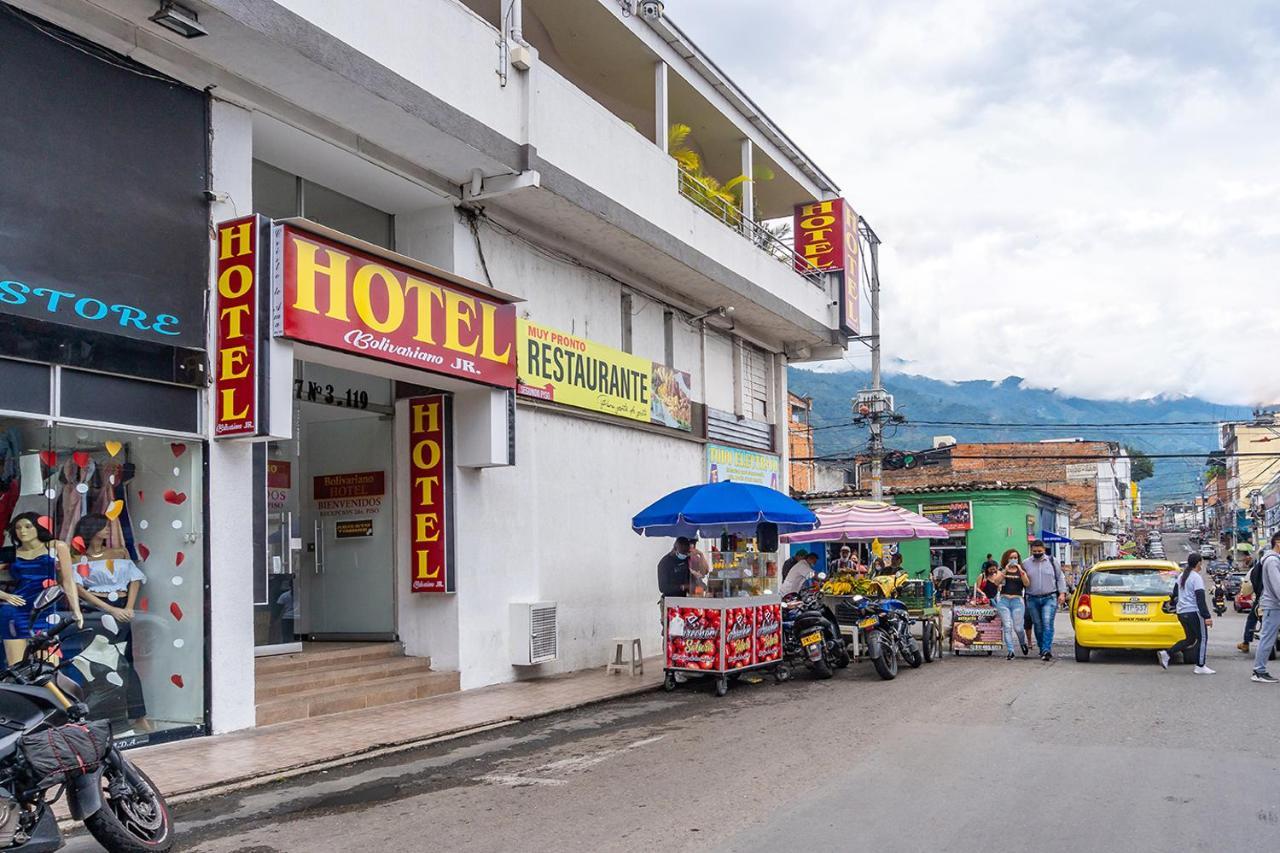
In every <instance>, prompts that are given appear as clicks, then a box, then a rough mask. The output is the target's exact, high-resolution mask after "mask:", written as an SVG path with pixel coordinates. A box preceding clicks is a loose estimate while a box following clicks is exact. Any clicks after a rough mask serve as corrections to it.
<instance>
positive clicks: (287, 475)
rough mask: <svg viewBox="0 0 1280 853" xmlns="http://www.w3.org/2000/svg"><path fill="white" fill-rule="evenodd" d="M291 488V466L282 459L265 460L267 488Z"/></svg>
mask: <svg viewBox="0 0 1280 853" xmlns="http://www.w3.org/2000/svg"><path fill="white" fill-rule="evenodd" d="M292 487H293V464H292V463H291V462H288V461H286V460H284V459H268V460H267V488H268V489H289V488H292Z"/></svg>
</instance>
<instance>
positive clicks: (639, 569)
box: [17, 0, 1101, 731]
mask: <svg viewBox="0 0 1280 853" xmlns="http://www.w3.org/2000/svg"><path fill="white" fill-rule="evenodd" d="M601 2H602V3H603V0H601ZM17 5H19V6H21V7H23V8H25V9H27V10H28V11H30V12H32V13H33V14H35V15H38V16H41V17H43V18H46V19H48V20H50V21H52V22H53V23H55V24H57V25H59V26H62V27H65V28H67V29H69V30H72V31H73V32H76V33H78V34H79V35H82V36H84V37H86V38H89V39H91V40H93V41H95V42H98V43H100V44H102V45H104V46H106V47H108V48H111V49H114V50H117V51H120V52H123V53H126V54H128V55H129V56H131V57H132V58H133V59H135V60H136V61H138V62H140V63H143V64H145V65H148V66H150V67H153V68H156V69H157V70H159V71H161V72H163V73H165V74H169V75H171V76H173V77H175V78H177V79H178V80H180V81H182V82H184V83H186V84H188V85H191V86H195V87H197V88H201V89H205V88H208V87H212V88H209V91H210V92H211V105H212V109H211V116H210V118H211V147H210V152H211V158H212V159H211V166H212V169H211V171H212V187H213V192H214V194H215V200H214V201H213V202H212V203H211V206H210V224H211V228H212V225H213V224H214V223H216V222H219V221H222V220H225V219H229V218H232V217H234V216H237V215H244V214H246V213H249V212H251V211H254V210H256V209H257V208H256V207H255V205H254V199H253V186H252V180H251V177H252V173H253V164H254V161H255V160H259V161H262V162H266V163H268V164H270V165H272V166H275V167H277V168H279V169H282V170H286V171H289V172H290V173H292V174H296V175H299V176H300V177H302V178H305V179H306V180H308V181H311V182H314V183H316V184H319V185H322V186H325V187H329V188H332V189H334V190H337V191H340V192H342V193H344V194H346V195H348V196H350V197H352V198H354V199H356V200H358V201H360V202H362V203H364V204H367V205H370V206H372V207H375V208H377V209H379V210H383V211H385V212H387V213H389V214H391V215H393V216H394V232H395V248H396V251H398V252H400V253H402V254H405V255H408V256H410V257H412V258H415V259H418V260H421V261H425V262H427V263H430V264H433V265H435V266H438V267H441V268H443V269H446V270H449V271H451V272H453V273H454V274H456V275H459V276H463V277H465V278H469V279H472V280H474V281H477V282H480V283H482V284H486V285H489V286H492V287H494V288H496V289H498V290H502V291H506V292H509V293H513V294H517V295H518V296H519V297H521V298H522V299H523V300H524V301H523V302H521V303H520V304H519V313H520V316H521V317H524V318H527V319H530V320H532V321H535V322H537V323H540V324H545V325H548V326H553V327H555V328H558V329H561V330H564V331H566V332H571V333H573V334H575V335H579V336H582V337H586V338H590V339H591V340H593V341H598V342H600V343H603V344H606V345H608V346H611V347H614V348H619V349H621V348H623V347H624V344H625V343H629V349H630V351H631V352H633V353H634V354H636V355H639V356H641V357H643V358H646V359H651V360H654V361H658V362H662V361H665V360H668V359H669V360H670V363H671V365H672V366H674V367H675V368H677V369H680V370H683V371H687V372H688V373H689V374H690V377H691V385H690V387H691V390H692V398H693V400H694V401H695V402H696V403H699V404H702V405H705V406H707V407H711V408H715V409H719V410H722V411H730V412H733V411H739V412H740V411H741V408H742V396H743V395H742V392H741V385H740V383H741V382H742V372H743V370H742V359H743V349H744V347H748V346H749V347H756V348H758V349H760V350H762V351H763V352H764V355H765V359H766V372H767V376H768V383H769V386H770V388H769V397H770V399H769V406H768V412H767V414H768V416H767V418H766V420H768V421H769V422H771V423H773V424H775V425H777V430H776V432H775V452H777V453H778V454H779V455H780V456H782V458H783V470H784V472H785V468H786V440H785V423H786V400H787V387H786V385H787V383H786V363H787V357H786V355H785V353H786V352H788V351H794V350H795V349H797V348H800V347H808V346H818V345H830V344H833V343H835V344H839V343H841V342H842V338H841V337H840V335H839V333H838V332H837V331H836V322H835V316H834V310H833V306H832V301H833V296H834V289H833V286H832V284H831V283H829V282H821V281H820V282H818V283H814V282H812V281H810V280H806V279H805V278H802V277H801V276H799V275H797V274H795V273H794V272H793V271H792V270H791V268H790V267H789V266H788V265H787V264H786V263H781V262H779V261H778V260H777V259H776V258H775V257H773V256H771V255H769V254H768V253H766V252H764V251H763V250H761V249H760V248H759V247H758V246H756V245H753V244H752V242H751V241H749V240H747V239H744V237H743V236H742V234H740V233H737V232H735V231H734V230H733V229H732V228H729V227H727V226H726V225H724V224H723V223H722V222H719V221H717V220H716V219H715V218H714V217H712V216H710V215H709V214H708V213H707V212H706V211H704V210H702V209H700V208H699V207H697V206H696V205H694V204H693V203H691V202H690V201H689V200H688V199H686V198H684V197H682V196H681V195H680V194H679V193H678V192H677V189H676V186H677V181H676V174H677V173H676V165H675V162H674V161H673V160H672V159H671V158H670V157H669V156H667V155H666V154H665V153H664V151H663V150H662V148H663V146H662V145H659V144H655V142H654V140H652V139H648V138H646V137H645V136H644V135H643V134H641V133H638V132H636V130H635V129H634V128H632V127H629V126H628V125H627V124H626V123H624V122H622V121H621V120H619V119H618V118H616V117H615V116H614V115H613V114H611V113H610V112H609V111H608V110H607V109H605V108H604V107H603V106H602V105H601V104H599V103H597V102H596V101H595V100H593V99H592V98H591V97H589V96H588V95H586V94H585V93H584V91H583V90H581V89H579V88H578V87H577V86H575V85H574V84H573V83H572V82H570V81H569V80H567V79H566V78H565V77H563V76H561V75H560V74H558V73H556V72H555V71H553V70H552V69H551V68H549V67H547V66H546V65H545V64H539V63H538V62H537V61H536V56H535V61H534V64H533V67H532V68H531V69H530V70H529V71H527V72H519V71H517V70H515V69H514V68H508V69H506V71H507V73H508V79H507V84H506V85H500V83H499V78H498V76H497V75H496V74H495V60H496V59H497V57H498V52H497V49H496V48H495V46H494V44H495V39H496V38H497V37H498V34H497V33H496V32H495V30H494V29H493V27H491V26H490V25H489V24H488V23H487V22H486V21H484V20H483V19H482V18H480V17H479V16H477V15H476V14H474V13H472V12H471V11H470V10H469V9H467V8H466V7H465V6H464V5H462V4H461V3H458V2H455V0H407V1H406V0H370V2H366V3H361V4H358V5H359V11H358V13H357V12H355V11H354V7H353V4H349V3H342V2H330V0H276V2H263V3H254V4H249V3H245V2H239V0H208V2H203V3H193V4H192V5H193V8H195V9H197V11H198V12H199V13H200V16H201V22H202V24H204V25H206V26H207V27H208V28H209V30H210V35H209V36H207V37H205V38H201V39H196V40H192V41H184V40H182V39H180V38H177V37H175V36H173V35H172V34H170V33H168V32H167V31H164V30H159V29H158V28H156V27H155V26H154V25H152V24H150V23H149V22H148V21H147V16H148V15H149V14H150V13H151V12H153V11H154V3H147V2H142V0H66V2H57V3H54V2H45V0H21V2H19V3H17ZM603 5H604V6H605V7H608V8H611V9H612V11H614V12H616V11H617V10H616V9H613V8H612V6H611V4H609V3H603ZM612 5H614V6H616V4H612ZM619 21H620V23H619V26H625V27H628V28H630V29H631V30H632V32H633V35H634V38H635V39H636V41H637V42H638V43H640V44H642V45H644V46H645V49H649V50H652V51H653V52H654V53H655V55H657V56H659V57H660V58H661V60H662V61H663V62H665V63H666V65H665V66H664V67H665V68H666V69H667V71H666V73H668V74H670V75H680V76H681V77H682V78H683V79H685V80H686V81H687V82H689V83H690V84H691V85H693V86H695V87H696V88H698V90H699V91H702V92H704V93H705V95H706V97H707V98H708V100H709V101H710V102H711V103H712V104H713V105H714V106H716V107H717V108H718V109H722V110H724V111H725V117H726V118H727V119H728V120H730V121H732V122H734V123H735V124H738V125H740V126H741V128H742V136H743V139H744V140H750V141H751V144H753V145H755V146H757V147H758V148H759V150H761V151H765V152H767V153H770V155H771V156H773V157H774V158H775V159H776V160H778V161H781V162H789V161H788V160H787V156H788V155H787V154H786V152H783V151H780V150H777V149H776V148H775V146H774V145H773V143H772V142H771V141H770V139H769V138H767V137H766V135H764V134H763V133H761V132H760V130H759V129H758V128H757V127H755V126H753V125H752V123H751V122H750V121H749V117H746V116H742V115H739V114H736V113H734V112H733V110H732V105H731V103H730V102H729V101H727V100H726V99H725V98H724V97H723V96H722V95H720V93H719V92H717V91H716V90H715V89H714V88H712V87H711V86H709V85H708V84H707V83H706V81H705V80H702V79H701V78H700V77H698V75H696V74H694V73H693V72H692V71H691V69H690V66H689V64H688V62H687V61H686V60H684V59H683V58H682V57H681V56H680V55H679V54H677V53H676V52H675V51H674V50H673V49H672V48H671V45H670V44H668V43H667V42H666V41H664V40H662V39H661V38H659V37H658V35H657V34H656V33H655V32H654V31H651V30H650V29H648V28H647V25H645V24H644V23H643V22H641V21H639V20H638V19H622V18H621V17H619ZM650 73H652V72H650ZM648 85H650V86H652V85H653V84H652V79H651V80H650V82H649V84H648ZM744 161H746V162H749V161H750V149H749V148H744ZM787 168H788V170H789V174H790V175H791V177H792V178H793V179H794V180H795V181H797V182H800V183H801V184H802V185H804V186H806V187H808V188H810V189H811V191H812V195H813V197H814V198H821V197H829V196H831V195H833V194H835V193H837V192H838V190H837V188H835V187H834V186H830V185H825V184H820V183H816V182H814V180H813V179H812V178H811V177H810V176H809V175H807V174H806V173H805V172H804V171H802V170H800V169H798V168H792V167H791V166H787ZM533 172H537V173H539V176H540V185H537V186H530V187H528V188H525V189H519V190H516V191H514V192H512V193H510V194H506V195H491V196H488V197H486V198H484V199H483V200H482V201H480V202H478V203H476V204H471V203H468V201H467V193H468V191H467V189H466V187H467V185H468V183H469V182H470V180H471V179H472V178H473V177H474V176H475V175H476V174H477V173H478V174H479V176H480V178H481V179H482V181H483V182H484V186H486V187H487V186H491V184H490V182H491V181H493V180H494V179H495V178H501V177H503V176H511V175H517V174H521V173H524V174H530V173H533ZM468 211H470V212H468ZM473 224H474V231H473ZM211 284H212V282H211ZM624 297H627V298H628V301H626V302H625V303H624ZM624 304H627V305H629V306H630V318H629V321H624V319H623V314H622V311H623V309H622V307H621V306H623V305H624ZM722 306H732V307H733V308H734V309H735V310H734V312H733V313H732V315H731V317H730V318H729V319H727V320H726V319H723V318H712V319H699V315H703V314H707V313H710V312H712V311H713V310H714V309H716V308H717V307H722ZM624 326H626V327H629V333H626V332H624ZM334 363H335V364H340V366H342V367H344V368H347V369H352V370H357V371H362V372H366V373H369V374H373V375H377V376H385V377H391V378H397V379H401V380H405V381H411V382H415V383H417V384H422V385H433V386H434V387H444V388H447V389H448V390H450V391H451V392H453V393H454V394H455V404H454V423H453V428H454V435H455V437H458V436H459V435H461V434H463V433H465V434H466V435H467V436H471V435H472V433H473V432H475V431H477V430H479V431H480V432H484V431H485V430H490V432H492V430H491V429H490V428H491V427H492V426H493V421H492V420H491V414H489V413H490V412H491V411H492V407H491V402H492V401H491V400H490V399H489V396H488V395H490V394H491V392H490V390H489V389H487V388H481V387H478V386H471V387H468V386H467V385H466V384H465V383H461V382H458V381H456V380H446V381H440V380H439V377H434V376H431V375H423V374H421V373H420V372H419V373H418V374H417V375H415V373H414V372H413V371H410V370H408V369H406V368H391V367H388V366H386V365H381V364H379V363H377V362H372V361H368V362H362V360H360V359H356V358H354V357H350V356H344V357H335V358H334ZM395 418H396V445H395V447H394V448H389V449H388V453H390V454H392V455H393V457H394V470H397V471H398V470H403V469H404V466H405V464H406V460H407V458H408V454H409V448H408V442H407V428H406V425H407V419H408V413H407V408H406V406H405V405H404V403H403V401H401V402H400V403H399V404H398V405H397V407H396V415H395ZM210 432H211V427H210ZM704 443H705V441H704V440H703V439H702V438H700V437H699V436H698V431H697V429H695V431H694V433H693V434H687V433H677V432H676V431H673V430H669V429H665V428H658V427H649V426H647V425H638V424H636V423H633V422H625V421H620V420H617V419H612V418H609V417H608V416H602V415H594V414H590V413H585V412H582V411H577V410H573V409H568V408H565V407H557V406H554V405H551V404H541V403H534V402H531V401H523V400H522V401H521V402H520V403H519V405H518V406H517V411H516V423H515V458H516V464H515V465H513V466H508V467H493V468H467V467H460V466H458V467H455V469H454V471H453V475H454V494H453V497H454V501H455V518H456V527H455V529H454V534H453V535H454V537H455V544H456V564H457V572H458V584H457V592H456V593H454V594H450V595H436V596H429V595H412V594H410V593H409V592H408V578H409V564H408V561H407V560H406V559H404V556H405V554H407V548H408V529H407V525H401V526H400V527H398V528H397V529H398V533H397V536H398V540H399V541H398V544H397V549H398V554H399V557H400V558H399V559H398V560H397V577H396V587H397V592H396V597H395V601H394V602H391V603H389V606H393V607H394V608H395V612H396V626H397V634H398V636H399V638H400V640H401V641H402V642H403V643H404V645H405V649H406V652H407V653H409V654H411V655H423V656H430V657H431V658H432V661H433V666H434V667H435V668H437V669H456V670H458V671H459V672H460V673H461V681H462V686H463V687H464V688H470V687H476V686H481V685H486V684H492V683H496V682H502V681H510V680H513V679H517V678H521V677H529V676H533V675H542V674H547V673H552V672H559V671H569V670H575V669H581V668H584V667H590V666H595V665H602V664H603V662H604V659H605V656H606V653H607V651H608V650H607V648H606V646H607V643H608V641H609V640H610V639H611V638H612V637H614V636H640V637H641V638H642V640H643V642H644V645H645V651H646V652H647V653H653V652H656V651H657V650H658V647H659V646H658V637H659V633H658V621H657V619H656V618H655V607H654V605H655V603H656V601H657V591H656V584H655V568H654V567H655V564H656V562H657V560H658V559H659V557H660V556H661V555H662V553H663V552H664V551H665V550H666V549H667V547H669V543H668V542H665V541H662V540H648V539H642V538H640V537H638V536H636V535H635V534H633V533H632V532H631V530H630V529H629V519H630V517H631V515H632V514H634V513H635V512H636V511H637V510H639V509H640V508H642V507H643V506H644V505H645V504H646V503H648V502H649V501H651V500H653V499H656V498H657V497H659V496H661V495H662V494H664V493H666V492H667V491H670V490H672V489H674V488H678V487H680V486H684V485H688V484H691V483H696V482H701V481H702V480H703V478H704V466H705V458H704V453H705V451H704ZM208 464H209V507H208V510H207V518H208V531H209V537H210V542H209V549H210V554H211V562H210V567H209V572H210V590H211V592H210V596H211V597H210V605H209V607H210V614H211V632H210V641H211V649H210V656H211V667H210V683H209V685H208V688H209V692H210V696H211V714H212V720H211V722H212V728H213V730H215V731H229V730H232V729H237V728H242V727H246V726H250V725H252V724H253V720H254V696H253V688H254V678H253V661H254V640H253V607H252V605H253V602H252V585H251V583H250V582H249V578H248V576H247V572H248V569H247V567H248V566H250V565H252V563H253V554H254V550H255V549H256V548H258V547H259V546H260V543H257V542H255V541H253V538H252V537H249V536H246V534H245V531H247V530H250V529H252V527H253V523H254V519H253V517H252V505H253V502H252V500H251V494H250V489H251V484H252V483H253V474H254V469H253V465H254V462H253V458H252V453H251V448H250V446H249V445H246V444H236V443H235V442H216V441H210V442H209V450H208ZM1100 482H1101V480H1100ZM395 488H396V489H397V490H398V495H399V501H398V505H404V504H405V503H406V501H405V492H406V490H407V485H406V484H405V483H402V482H401V481H400V479H396V482H395ZM398 524H399V522H398ZM520 601H554V602H556V603H557V604H558V606H559V635H560V644H559V645H560V654H559V658H558V659H557V660H556V661H555V662H554V663H551V664H544V665H541V666H536V667H516V666H513V665H512V664H511V663H510V661H509V658H508V640H509V637H508V636H507V632H508V630H509V623H508V605H509V604H510V603H512V602H520Z"/></svg>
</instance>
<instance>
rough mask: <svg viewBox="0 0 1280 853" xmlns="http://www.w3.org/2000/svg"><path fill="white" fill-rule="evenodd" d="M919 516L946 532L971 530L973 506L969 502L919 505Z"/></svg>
mask: <svg viewBox="0 0 1280 853" xmlns="http://www.w3.org/2000/svg"><path fill="white" fill-rule="evenodd" d="M920 514H921V515H923V516H924V517H925V518H927V519H929V520H930V521H932V522H933V523H934V524H937V525H939V526H940V527H942V528H944V529H946V530H972V529H973V504H972V503H970V502H969V501H952V502H951V503H937V504H920Z"/></svg>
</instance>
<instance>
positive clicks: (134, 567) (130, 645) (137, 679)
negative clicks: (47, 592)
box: [0, 419, 205, 737]
mask: <svg viewBox="0 0 1280 853" xmlns="http://www.w3.org/2000/svg"><path fill="white" fill-rule="evenodd" d="M202 453H203V451H202V447H201V445H200V444H199V443H198V442H194V441H181V440H176V439H173V438H169V437H164V436H154V435H140V434H132V433H129V432H125V431H121V430H106V429H94V428H89V427H79V426H67V425H57V426H53V427H49V426H47V425H46V424H45V423H44V422H41V421H30V420H20V419H0V523H3V525H4V527H5V528H7V527H8V526H9V522H10V520H11V519H13V518H15V517H16V516H18V515H19V514H21V513H24V512H31V513H35V514H36V518H37V520H38V522H39V524H40V526H41V527H42V528H44V529H45V530H47V531H49V533H50V534H51V535H52V537H53V540H54V542H64V543H66V544H67V546H68V547H69V552H70V556H71V563H72V566H73V570H74V572H75V579H76V582H77V584H79V589H80V590H82V594H81V595H80V599H81V609H82V611H83V613H84V616H85V626H84V630H83V631H80V632H76V633H74V634H67V635H65V639H64V642H63V652H64V657H65V658H66V659H67V660H69V661H70V663H69V665H68V674H69V675H70V676H71V677H72V678H74V679H76V680H77V681H79V682H80V683H81V684H82V685H83V686H84V687H85V701H86V702H87V703H88V704H89V706H90V709H91V712H92V716H93V717H95V718H99V719H102V718H106V719H110V720H111V722H112V724H113V730H114V732H115V734H116V736H117V737H137V736H143V735H148V734H150V733H155V732H165V731H169V732H175V731H177V730H181V729H184V728H190V727H199V726H202V725H203V723H204V708H205V701H204V645H205V644H204V556H203V553H204V552H203V547H202V544H201V533H202V529H203V523H204V519H203V515H202V493H203V488H202V482H201V479H202V476H203V470H202V467H203V466H202ZM17 544H18V543H15V542H14V541H13V536H12V534H10V535H8V536H7V537H6V541H5V547H4V549H3V553H0V562H3V563H4V564H5V568H4V570H3V572H0V583H3V584H4V588H5V590H6V591H14V590H17V589H19V587H20V585H22V584H23V583H27V584H28V585H30V583H32V582H33V581H32V580H31V578H29V577H27V575H29V574H30V571H29V569H30V567H31V565H33V564H31V563H29V562H28V561H25V560H22V559H21V556H22V555H21V554H20V553H19V552H17V551H15V546H16V545H17ZM50 544H52V543H50ZM45 547H48V546H45ZM54 547H55V549H56V546H54ZM28 550H30V549H29V548H28ZM15 561H16V562H15ZM51 565H52V564H51ZM28 606H29V603H28ZM21 609H22V608H21V607H7V608H3V610H2V611H0V615H2V616H4V617H6V618H3V619H0V622H2V623H3V624H0V633H2V634H3V636H4V637H5V638H6V639H23V636H22V635H23V634H24V632H29V631H30V630H32V628H31V627H30V625H29V620H28V619H23V618H21V616H22V614H21V613H20V612H19V611H20V610H21ZM64 614H65V607H64Z"/></svg>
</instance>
